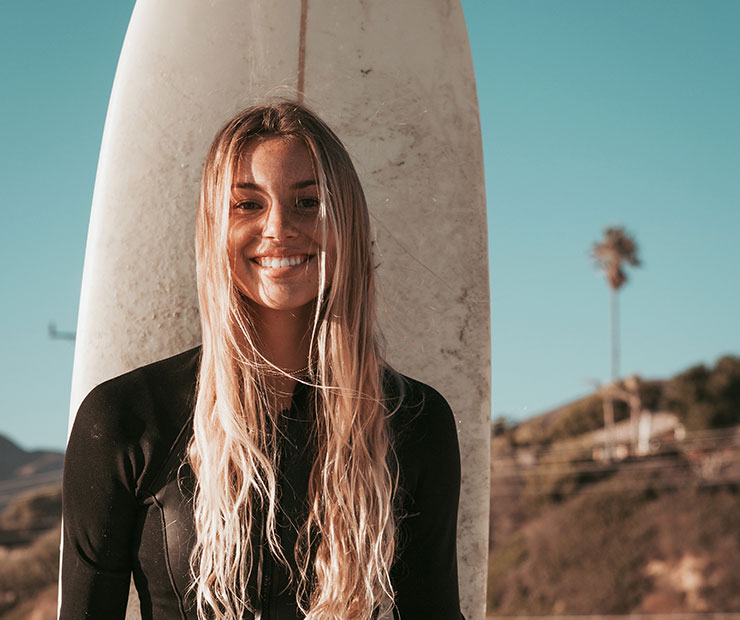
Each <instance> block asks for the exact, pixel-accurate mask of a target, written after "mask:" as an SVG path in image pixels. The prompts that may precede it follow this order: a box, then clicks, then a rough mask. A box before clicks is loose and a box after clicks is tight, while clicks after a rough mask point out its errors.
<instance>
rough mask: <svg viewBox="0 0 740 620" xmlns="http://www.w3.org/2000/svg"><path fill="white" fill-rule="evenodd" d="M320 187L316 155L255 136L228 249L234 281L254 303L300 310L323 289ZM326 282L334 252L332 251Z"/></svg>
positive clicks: (237, 177)
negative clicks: (320, 263)
mask: <svg viewBox="0 0 740 620" xmlns="http://www.w3.org/2000/svg"><path fill="white" fill-rule="evenodd" d="M321 249H322V248H321V227H320V222H319V188H318V185H317V183H316V176H315V174H314V167H313V162H312V159H311V155H310V153H309V151H308V148H307V147H306V145H305V143H304V142H303V141H302V140H299V139H295V138H277V137H273V138H266V139H254V140H252V141H250V142H248V143H247V146H246V148H245V149H244V151H243V152H242V154H241V156H240V159H239V162H238V165H237V169H236V171H235V174H234V181H233V185H232V190H231V207H230V213H229V235H228V252H229V259H230V264H231V270H232V275H233V278H234V282H235V284H236V286H237V288H238V289H239V291H240V292H241V293H242V294H243V295H244V296H245V297H246V298H247V299H249V300H251V301H252V302H254V304H256V305H258V306H261V307H263V308H270V309H273V310H296V309H298V308H303V307H305V306H307V305H309V304H311V302H313V301H314V300H315V299H316V297H317V296H318V290H319V254H320V251H321ZM327 249H328V250H329V251H328V254H327V260H326V268H327V281H329V280H330V279H331V271H332V265H333V263H334V260H333V252H332V251H331V248H327Z"/></svg>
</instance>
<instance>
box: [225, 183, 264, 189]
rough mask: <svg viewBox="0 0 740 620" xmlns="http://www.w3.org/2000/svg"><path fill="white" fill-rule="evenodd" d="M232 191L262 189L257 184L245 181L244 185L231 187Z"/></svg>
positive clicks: (237, 184)
mask: <svg viewBox="0 0 740 620" xmlns="http://www.w3.org/2000/svg"><path fill="white" fill-rule="evenodd" d="M231 189H260V186H259V185H257V184H256V183H251V182H249V181H244V182H242V183H234V184H233V185H232V186H231Z"/></svg>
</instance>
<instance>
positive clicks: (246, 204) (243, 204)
mask: <svg viewBox="0 0 740 620" xmlns="http://www.w3.org/2000/svg"><path fill="white" fill-rule="evenodd" d="M233 208H234V209H239V210H241V211H256V210H257V209H261V208H262V205H261V204H260V203H259V202H255V201H254V200H242V201H240V202H237V203H236V204H235V205H234V207H233Z"/></svg>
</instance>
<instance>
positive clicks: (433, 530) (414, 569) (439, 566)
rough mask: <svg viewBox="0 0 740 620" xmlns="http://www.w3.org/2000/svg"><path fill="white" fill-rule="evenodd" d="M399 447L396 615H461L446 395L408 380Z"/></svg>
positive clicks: (455, 466)
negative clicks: (400, 515) (400, 514)
mask: <svg viewBox="0 0 740 620" xmlns="http://www.w3.org/2000/svg"><path fill="white" fill-rule="evenodd" d="M406 400H407V401H409V402H410V403H411V404H412V406H411V407H410V408H409V411H408V412H403V416H402V418H406V417H407V416H408V418H407V419H406V420H402V421H403V427H402V428H401V429H400V436H399V441H398V443H397V453H398V458H399V464H400V467H401V473H402V480H401V484H402V487H403V490H402V493H403V496H402V497H401V500H402V503H403V507H404V510H405V511H406V516H405V517H404V518H403V519H402V521H401V523H400V527H399V539H398V545H399V553H398V558H397V560H396V562H395V564H394V567H393V571H392V579H393V585H394V588H395V590H396V606H397V616H398V617H399V618H400V620H428V619H429V618H434V619H435V620H459V619H460V618H461V614H460V600H459V593H458V583H457V556H456V533H457V507H458V499H459V493H460V453H459V449H458V443H457V430H456V427H455V419H454V416H453V414H452V411H451V410H450V407H449V405H448V404H447V402H446V401H445V400H444V398H443V397H442V396H441V395H440V394H439V393H437V392H436V391H435V390H433V389H432V388H430V387H428V386H425V385H423V384H418V383H416V382H412V385H411V390H410V393H409V394H408V395H407V397H406Z"/></svg>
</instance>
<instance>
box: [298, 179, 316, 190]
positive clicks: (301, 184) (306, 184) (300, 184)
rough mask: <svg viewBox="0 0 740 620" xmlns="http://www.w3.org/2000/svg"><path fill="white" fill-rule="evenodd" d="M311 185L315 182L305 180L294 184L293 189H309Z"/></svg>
mask: <svg viewBox="0 0 740 620" xmlns="http://www.w3.org/2000/svg"><path fill="white" fill-rule="evenodd" d="M312 185H316V180H315V179H306V180H305V181H298V183H294V184H293V189H303V188H304V187H311V186H312Z"/></svg>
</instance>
